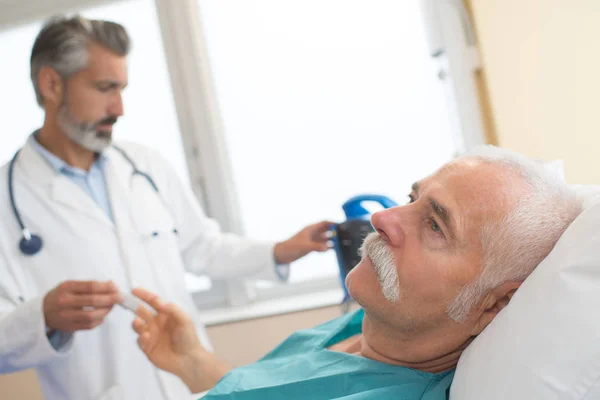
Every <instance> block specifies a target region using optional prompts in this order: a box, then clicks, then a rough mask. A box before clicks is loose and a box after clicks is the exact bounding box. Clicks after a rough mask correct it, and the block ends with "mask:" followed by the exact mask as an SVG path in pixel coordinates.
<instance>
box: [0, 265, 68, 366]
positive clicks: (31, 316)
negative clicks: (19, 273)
mask: <svg viewBox="0 0 600 400" xmlns="http://www.w3.org/2000/svg"><path fill="white" fill-rule="evenodd" d="M4 262H5V259H4V257H2V256H0V263H4ZM0 274H1V276H2V279H1V280H0V373H9V372H15V371H20V370H23V369H28V368H33V367H37V366H39V365H42V364H45V363H47V362H49V361H51V360H53V359H54V358H56V357H62V356H64V355H65V354H66V352H67V351H68V350H69V349H70V348H71V346H72V342H73V338H72V335H71V334H64V335H67V336H68V338H66V340H65V341H64V342H63V343H62V344H61V345H60V347H58V350H57V349H55V348H54V347H53V346H52V344H51V343H50V340H49V339H48V337H47V336H46V326H45V323H44V312H43V297H37V298H34V299H30V300H28V301H25V302H20V301H19V299H18V298H15V294H16V293H15V289H16V288H17V285H16V283H15V282H14V281H13V280H12V278H11V276H10V275H9V274H8V273H7V266H6V264H4V265H0ZM61 335H63V334H61Z"/></svg>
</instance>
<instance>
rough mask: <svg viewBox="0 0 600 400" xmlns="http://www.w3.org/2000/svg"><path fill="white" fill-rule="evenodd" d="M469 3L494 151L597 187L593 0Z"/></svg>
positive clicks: (598, 5) (598, 89)
mask: <svg viewBox="0 0 600 400" xmlns="http://www.w3.org/2000/svg"><path fill="white" fill-rule="evenodd" d="M470 3H471V8H472V11H473V14H474V19H475V26H476V30H477V36H478V39H479V48H480V52H481V56H482V61H483V68H484V70H485V74H486V77H487V84H488V88H489V93H490V103H491V108H492V112H493V116H494V120H495V123H496V134H497V137H498V142H499V144H500V145H501V146H503V147H507V148H510V149H513V150H516V151H519V152H522V153H524V154H526V155H528V156H531V157H536V158H541V159H564V160H565V169H566V178H567V180H568V181H569V182H571V183H596V184H598V183H600V163H599V162H598V161H597V160H598V147H599V146H600V134H599V133H600V119H599V118H598V107H599V101H598V96H599V95H600V76H599V71H600V52H599V51H598V37H600V1H598V0H568V1H567V0H470Z"/></svg>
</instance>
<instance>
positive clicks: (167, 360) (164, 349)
mask: <svg viewBox="0 0 600 400" xmlns="http://www.w3.org/2000/svg"><path fill="white" fill-rule="evenodd" d="M133 293H134V294H135V295H136V296H137V297H139V298H140V299H142V300H144V301H145V302H146V303H147V304H149V305H150V306H151V307H152V308H153V309H154V310H155V312H156V313H154V312H153V311H151V310H149V309H147V308H146V307H144V306H143V305H140V306H139V307H138V309H137V312H136V314H137V318H136V319H135V320H134V322H133V330H134V331H135V332H136V333H137V334H138V335H139V336H138V345H139V347H140V349H142V351H143V352H144V354H145V355H146V357H148V359H149V360H150V361H151V362H152V364H154V365H155V366H156V367H157V368H160V369H162V370H165V371H167V372H171V373H172V374H175V375H177V376H178V377H179V378H180V379H181V380H182V381H183V382H184V383H185V384H186V385H187V387H188V388H189V389H190V391H191V392H192V393H198V392H203V391H205V390H209V389H211V388H213V387H214V386H215V385H216V384H217V382H218V381H219V380H220V379H221V378H222V377H223V376H225V374H227V372H229V371H230V370H231V367H229V366H228V365H226V364H225V363H223V362H221V361H220V360H218V359H217V358H216V357H215V355H214V354H212V353H210V352H208V351H207V350H206V349H205V348H204V347H202V345H201V344H200V341H199V339H198V336H197V334H196V329H195V326H194V323H193V321H192V320H191V319H190V318H189V317H188V315H187V314H185V313H184V312H183V311H182V310H181V309H180V308H179V307H177V306H176V305H175V304H172V303H171V304H167V303H164V302H163V301H161V299H160V298H159V297H158V296H157V295H155V294H153V293H151V292H148V291H146V290H144V289H134V290H133Z"/></svg>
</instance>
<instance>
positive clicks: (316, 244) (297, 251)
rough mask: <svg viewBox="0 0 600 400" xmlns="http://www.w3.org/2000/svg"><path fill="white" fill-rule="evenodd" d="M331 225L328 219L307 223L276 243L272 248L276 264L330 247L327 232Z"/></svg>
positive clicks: (287, 262)
mask: <svg viewBox="0 0 600 400" xmlns="http://www.w3.org/2000/svg"><path fill="white" fill-rule="evenodd" d="M333 225H334V223H333V222H330V221H321V222H317V223H316V224H312V225H308V226H307V227H305V228H304V229H302V230H301V231H300V232H298V233H296V234H295V235H294V236H292V237H291V238H289V239H288V240H286V241H284V242H280V243H277V244H276V245H275V250H274V253H275V260H277V263H278V264H289V263H291V262H293V261H296V260H297V259H299V258H301V257H304V256H305V255H307V254H308V253H310V252H312V251H326V250H328V249H329V248H330V247H331V246H330V245H329V241H330V240H331V235H330V234H329V232H330V231H331V227H332V226H333Z"/></svg>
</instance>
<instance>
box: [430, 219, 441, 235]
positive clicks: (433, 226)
mask: <svg viewBox="0 0 600 400" xmlns="http://www.w3.org/2000/svg"><path fill="white" fill-rule="evenodd" d="M431 230H432V231H434V232H436V233H441V232H442V230H441V229H440V226H439V225H438V223H437V222H435V219H433V218H431Z"/></svg>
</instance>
